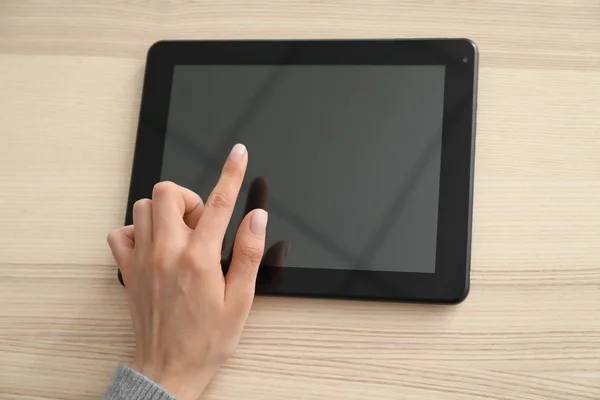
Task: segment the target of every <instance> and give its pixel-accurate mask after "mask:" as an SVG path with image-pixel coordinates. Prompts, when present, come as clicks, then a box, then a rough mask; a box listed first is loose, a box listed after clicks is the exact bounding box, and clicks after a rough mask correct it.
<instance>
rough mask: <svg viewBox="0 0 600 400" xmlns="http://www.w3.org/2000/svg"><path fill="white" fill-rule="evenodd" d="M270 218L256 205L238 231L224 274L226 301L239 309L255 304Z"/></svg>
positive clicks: (246, 311)
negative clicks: (227, 269)
mask: <svg viewBox="0 0 600 400" xmlns="http://www.w3.org/2000/svg"><path fill="white" fill-rule="evenodd" d="M267 220H268V214H267V212H266V211H265V210H262V209H256V210H254V211H252V212H250V213H249V214H248V215H246V217H245V218H244V219H243V220H242V223H241V224H240V227H239V229H238V231H237V235H236V237H235V243H234V245H233V257H232V259H231V265H230V266H229V271H227V276H226V277H225V282H226V283H225V303H226V304H228V306H229V307H231V308H233V309H234V310H235V311H234V312H236V313H237V312H239V313H242V314H245V313H248V312H249V311H250V307H251V306H252V300H253V299H254V289H255V287H256V275H257V274H258V267H259V265H260V261H261V259H262V256H263V252H264V250H265V234H266V228H267Z"/></svg>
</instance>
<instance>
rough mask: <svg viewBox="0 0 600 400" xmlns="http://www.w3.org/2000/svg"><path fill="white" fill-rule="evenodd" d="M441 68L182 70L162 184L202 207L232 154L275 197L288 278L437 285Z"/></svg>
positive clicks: (176, 80) (273, 238) (237, 216)
mask: <svg viewBox="0 0 600 400" xmlns="http://www.w3.org/2000/svg"><path fill="white" fill-rule="evenodd" d="M444 80H445V67H444V66H443V65H295V66H294V65H181V66H176V67H175V68H174V75H173V84H172V88H171V101H170V106H169V113H168V122H167V131H166V135H165V146H164V152H163V164H162V171H161V180H171V181H174V182H176V183H178V184H180V185H183V186H186V187H188V188H190V189H192V190H194V191H196V192H197V193H199V194H200V195H201V196H202V197H203V198H204V199H205V198H206V197H207V196H208V194H209V193H210V191H211V190H212V188H213V187H214V185H215V183H216V182H217V179H218V177H219V174H220V171H221V168H222V164H223V162H224V160H225V159H226V157H227V155H228V153H229V151H230V150H231V147H232V146H233V145H234V144H235V143H243V144H245V145H246V146H247V148H248V151H249V165H248V170H247V173H246V179H245V184H244V187H243V189H242V192H241V193H240V197H239V199H238V203H237V205H236V209H235V213H234V216H233V219H232V223H231V225H230V227H229V231H228V234H227V239H226V248H227V246H230V245H231V243H232V241H233V237H234V234H235V230H236V229H237V226H238V224H239V222H240V221H241V219H242V217H243V213H244V203H245V201H246V196H247V195H248V192H249V189H250V187H251V182H252V181H253V180H254V179H256V178H259V179H264V180H266V181H268V185H269V199H268V211H269V226H268V235H267V246H271V245H273V244H275V243H277V242H279V241H285V242H286V243H289V252H288V253H287V257H286V258H285V262H284V265H283V266H285V267H290V268H293V267H304V268H310V267H314V268H329V269H345V270H348V269H351V270H376V271H396V272H418V273H434V272H435V264H436V242H437V224H438V200H439V186H440V165H441V144H442V121H443V109H444V104H443V103H444Z"/></svg>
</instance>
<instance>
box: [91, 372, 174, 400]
mask: <svg viewBox="0 0 600 400" xmlns="http://www.w3.org/2000/svg"><path fill="white" fill-rule="evenodd" d="M102 400H176V399H175V397H173V396H171V395H170V394H169V393H167V391H166V390H165V389H163V388H162V387H161V386H160V385H158V384H157V383H154V382H153V381H152V380H151V379H150V378H148V377H146V376H144V375H142V374H140V373H139V372H137V371H136V370H134V369H133V368H131V367H129V366H127V365H124V364H119V366H117V368H116V369H115V373H114V375H113V378H112V382H111V383H110V386H109V388H108V390H107V391H106V393H105V394H104V396H102Z"/></svg>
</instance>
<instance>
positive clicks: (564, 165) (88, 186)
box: [0, 0, 600, 400]
mask: <svg viewBox="0 0 600 400" xmlns="http://www.w3.org/2000/svg"><path fill="white" fill-rule="evenodd" d="M456 36H460V37H470V38H471V39H473V40H475V41H476V42H477V43H478V45H479V47H480V51H481V70H480V93H479V96H480V97H479V115H478V121H479V122H478V124H479V129H478V139H477V158H476V186H475V216H474V243H473V278H472V292H471V295H470V297H469V298H468V300H467V301H466V302H465V303H463V304H461V305H459V306H457V307H440V306H431V305H412V304H379V303H369V302H349V301H348V302H347V301H327V300H311V299H301V300H300V299H280V298H267V297H260V298H258V299H257V301H256V303H255V307H254V310H253V312H252V314H251V317H250V320H249V322H248V327H247V329H246V331H245V333H244V336H243V338H242V343H241V345H240V347H239V350H238V352H237V354H236V356H235V357H234V359H232V360H231V362H230V363H228V364H227V365H226V367H225V368H224V369H223V371H222V373H221V374H219V376H218V377H217V379H216V380H215V381H214V382H213V384H212V385H211V387H210V389H209V391H208V393H207V394H206V398H211V399H225V398H227V399H232V398H244V399H271V398H298V399H317V398H318V399H322V398H329V399H338V398H339V399H361V400H362V399H364V398H386V399H448V400H452V399H456V400H458V399H460V400H472V399H484V398H485V399H515V400H517V399H518V400H537V399H540V400H541V399H556V400H559V399H560V400H565V399H600V162H599V160H600V95H599V93H600V3H598V2H597V1H596V0H577V1H571V2H564V1H558V0H549V1H541V0H523V1H518V0H509V1H492V0H486V1H468V0H463V1H447V2H444V1H437V0H427V1H416V0H407V1H402V2H399V1H392V0H389V1H385V0H372V1H369V2H366V1H350V0H343V1H342V0H340V1H329V2H327V1H317V0H313V1H282V0H278V1H277V0H271V1H260V2H254V1H242V0H237V1H196V2H186V1H183V0H181V1H166V0H165V1H159V0H156V1H147V2H140V1H124V0H123V1H115V0H112V1H105V2H95V3H94V2H91V1H87V2H75V1H30V0H21V1H19V0H3V1H0V143H1V145H0V360H1V361H0V398H1V399H18V400H33V399H57V398H61V399H97V398H99V396H100V394H101V393H102V392H103V390H104V388H105V387H106V385H107V383H108V380H109V377H110V375H111V373H112V369H113V367H114V366H115V363H116V362H118V361H128V360H129V359H130V357H131V353H132V345H133V337H132V334H131V331H130V323H129V317H128V314H127V308H126V305H125V298H124V294H123V292H122V291H121V288H120V287H119V286H118V285H117V284H116V281H115V269H114V264H113V262H112V260H111V258H110V254H109V251H108V249H107V247H106V245H105V242H104V238H105V235H106V233H107V232H108V231H109V230H110V229H111V228H113V227H116V226H118V225H119V224H120V223H121V222H122V219H123V213H124V205H125V197H126V191H127V186H128V181H129V173H130V167H131V161H132V154H133V144H134V140H135V137H134V136H135V130H136V124H137V113H138V109H139V98H140V90H141V77H142V74H143V68H144V56H145V52H146V50H147V48H148V46H149V45H150V44H151V43H152V42H153V41H155V40H158V39H164V38H276V37H280V38H315V37H330V38H334V37H456Z"/></svg>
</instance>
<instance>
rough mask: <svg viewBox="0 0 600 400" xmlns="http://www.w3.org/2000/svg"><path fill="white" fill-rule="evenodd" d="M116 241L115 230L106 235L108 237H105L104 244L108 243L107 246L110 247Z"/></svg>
mask: <svg viewBox="0 0 600 400" xmlns="http://www.w3.org/2000/svg"><path fill="white" fill-rule="evenodd" d="M116 239H117V230H116V229H115V230H112V231H110V232H109V233H108V235H106V242H107V243H108V245H109V246H112V245H113V244H114V243H115V241H116Z"/></svg>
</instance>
